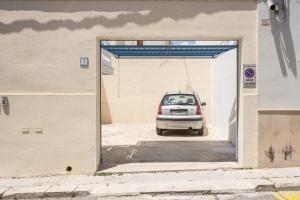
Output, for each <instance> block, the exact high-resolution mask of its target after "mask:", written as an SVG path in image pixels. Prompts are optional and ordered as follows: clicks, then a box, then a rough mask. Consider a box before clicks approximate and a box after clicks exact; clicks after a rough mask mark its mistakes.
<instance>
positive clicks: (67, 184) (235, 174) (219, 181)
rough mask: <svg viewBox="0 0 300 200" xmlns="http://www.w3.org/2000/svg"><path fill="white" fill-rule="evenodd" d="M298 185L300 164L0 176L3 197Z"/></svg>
mask: <svg viewBox="0 0 300 200" xmlns="http://www.w3.org/2000/svg"><path fill="white" fill-rule="evenodd" d="M299 189H300V168H277V169H251V170H246V169H244V170H241V169H239V170H237V169H233V170H211V171H182V172H159V173H136V174H134V173H127V174H110V173H101V174H98V175H96V176H88V175H69V176H48V177H32V178H15V179H8V178H0V195H1V196H2V198H3V199H10V198H12V199H13V198H42V197H75V196H78V197H83V196H87V195H93V196H124V195H139V194H159V193H199V194H236V193H251V192H257V191H287V190H299ZM0 199H1V198H0Z"/></svg>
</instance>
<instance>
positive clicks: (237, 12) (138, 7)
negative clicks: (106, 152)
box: [0, 0, 257, 176]
mask: <svg viewBox="0 0 300 200" xmlns="http://www.w3.org/2000/svg"><path fill="white" fill-rule="evenodd" d="M256 9H257V4H256V1H254V0H245V1H235V0H232V1H155V2H152V1H80V0H78V1H8V0H6V1H5V0H3V1H1V2H0V52H1V53H0V66H1V67H0V74H1V76H0V93H1V96H2V95H9V100H10V108H11V112H10V114H9V115H6V114H5V113H3V112H1V115H0V133H1V140H0V146H1V147H3V146H5V147H7V148H9V149H10V148H12V147H13V148H14V150H13V151H9V150H5V153H2V152H4V151H3V150H1V154H0V155H1V156H0V160H6V162H1V165H0V176H18V175H31V174H49V173H66V171H65V165H67V164H68V165H72V166H75V167H73V171H72V173H79V172H94V171H95V170H96V169H97V167H98V164H99V146H100V145H99V142H100V140H99V135H100V132H99V127H100V113H99V111H100V110H99V109H98V105H100V96H99V94H100V79H99V76H100V70H99V69H100V67H99V66H100V63H99V60H100V56H99V54H98V53H99V43H98V41H97V40H100V39H111V40H117V39H133V38H134V39H142V40H143V39H148V40H149V39H161V40H168V39H196V40H205V39H207V40H208V39H213V40H223V39H238V40H240V41H241V47H240V52H239V55H241V57H239V65H241V64H243V63H254V64H255V63H256V61H257V10H256ZM124 37H126V38H124ZM80 56H87V57H89V59H90V66H89V68H88V69H81V68H80V67H79V57H80ZM3 74H4V75H3ZM240 91H241V92H240V94H241V98H240V100H241V101H240V106H241V109H240V120H241V122H242V123H241V124H240V127H239V136H240V137H239V161H240V162H241V163H242V164H243V165H247V166H256V165H257V159H255V154H254V155H253V152H252V151H251V149H252V148H255V146H256V144H257V126H252V125H253V124H252V122H254V124H255V122H257V121H256V120H257V112H256V107H255V105H256V99H257V98H256V90H255V89H254V90H253V89H251V90H242V89H241V90H240ZM37 95H40V96H42V97H41V98H39V99H38V101H39V104H36V103H35V101H33V99H35V98H36V96H37ZM49 96H51V97H49ZM67 97H68V98H69V99H67V100H65V98H67ZM62 99H63V100H62ZM82 99H85V101H83V100H82ZM32 102H33V103H34V104H32V105H30V104H31V103H32ZM244 102H247V104H244ZM68 104H69V105H68ZM249 104H250V105H253V107H251V110H249V112H247V113H244V112H245V110H247V108H248V107H249V106H248V105H249ZM49 105H51V107H55V108H59V107H61V106H62V107H63V108H64V109H56V110H55V113H52V112H49V110H47V109H46V108H47V107H49ZM71 105H72V106H71ZM31 106H32V107H31ZM16 108H18V109H16ZM28 108H32V109H30V110H28ZM12 111H14V112H12ZM89 111H90V112H89ZM28 112H30V115H29V114H28V115H24V113H28ZM22 113H23V114H22ZM57 116H64V117H63V118H57ZM245 117H247V123H243V122H244V120H245ZM74 121H76V122H78V123H72V122H74ZM249 122H250V123H249ZM23 126H26V127H29V128H43V130H44V132H43V134H42V135H38V134H32V135H25V134H22V133H21V128H23ZM59 127H64V129H62V128H59ZM13 135H14V136H13ZM28 137H31V138H32V139H28ZM248 137H249V138H252V140H246V138H248ZM37 139H39V140H40V142H36V141H35V140H37ZM60 140H61V141H64V146H62V145H61V142H57V141H60ZM19 141H23V143H24V145H25V146H29V145H30V147H31V148H30V149H31V151H26V149H27V148H25V150H24V146H18V145H17V144H18V142H19ZM78 142H80V143H81V145H82V146H81V147H80V148H79V147H78ZM41 144H44V146H43V148H41ZM22 151H23V154H22V156H19V157H18V158H16V157H15V152H22ZM33 151H34V152H38V154H39V155H44V156H39V157H35V156H34V155H35V154H33ZM51 151H55V152H56V156H52V155H49V152H51ZM78 152H81V154H80V155H81V156H78ZM256 152H257V151H256ZM254 153H255V152H254ZM58 155H59V156H58ZM61 158H63V159H61ZM31 163H52V165H51V168H50V167H49V165H37V164H31ZM82 163H84V164H82ZM26 164H28V169H29V168H30V170H24V169H23V166H25V165H26Z"/></svg>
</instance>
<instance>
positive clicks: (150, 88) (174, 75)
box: [101, 59, 211, 125]
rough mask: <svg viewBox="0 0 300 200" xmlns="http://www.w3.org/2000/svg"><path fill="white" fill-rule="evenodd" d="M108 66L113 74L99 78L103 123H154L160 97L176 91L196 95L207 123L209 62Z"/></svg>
mask: <svg viewBox="0 0 300 200" xmlns="http://www.w3.org/2000/svg"><path fill="white" fill-rule="evenodd" d="M185 63H186V64H185ZM112 66H113V68H114V74H113V75H102V77H101V78H102V91H101V92H102V93H101V94H102V110H103V112H102V116H103V121H102V122H103V123H155V118H156V113H157V108H158V104H159V102H160V101H161V98H162V96H163V95H164V94H165V93H166V92H167V91H171V92H172V91H173V92H175V91H176V92H178V91H179V90H180V91H182V92H184V91H195V92H197V94H199V97H200V99H201V101H204V102H206V103H207V106H205V107H204V109H203V114H204V115H205V122H206V125H207V124H209V123H210V121H211V119H210V118H211V93H210V91H211V80H210V59H185V60H184V59H119V61H118V60H117V59H112Z"/></svg>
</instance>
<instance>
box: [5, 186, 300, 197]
mask: <svg viewBox="0 0 300 200" xmlns="http://www.w3.org/2000/svg"><path fill="white" fill-rule="evenodd" d="M10 190H11V189H10V188H8V189H7V190H6V191H4V192H2V193H0V199H2V200H4V199H41V198H64V197H70V198H73V197H86V196H89V195H92V196H99V197H109V196H119V197H121V196H137V195H145V194H149V195H153V194H199V195H216V194H238V193H254V192H278V191H298V190H300V185H295V186H287V187H286V186H283V187H276V185H275V184H270V185H257V186H256V187H255V188H253V189H251V188H249V189H231V190H226V189H225V190H182V191H178V190H177V191H172V190H169V191H157V192H155V191H151V192H134V193H108V194H105V193H102V194H96V193H91V191H88V190H81V191H76V190H75V191H59V192H47V191H45V192H17V191H16V192H13V191H10Z"/></svg>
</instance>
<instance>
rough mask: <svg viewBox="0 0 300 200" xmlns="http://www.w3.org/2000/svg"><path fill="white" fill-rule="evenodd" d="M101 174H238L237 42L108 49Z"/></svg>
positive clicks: (127, 44)
mask: <svg viewBox="0 0 300 200" xmlns="http://www.w3.org/2000/svg"><path fill="white" fill-rule="evenodd" d="M100 49H101V55H99V56H100V58H101V77H100V78H101V170H102V171H106V172H138V171H164V170H167V171H168V170H195V169H206V168H222V167H224V168H226V167H237V166H238V165H237V154H238V151H237V146H238V145H237V138H238V85H239V84H238V67H237V58H238V57H237V52H238V51H237V49H238V43H237V41H195V40H189V41H182V40H169V41H141V40H130V41H125V40H124V41H108V40H105V41H104V40H103V41H101V42H100Z"/></svg>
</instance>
